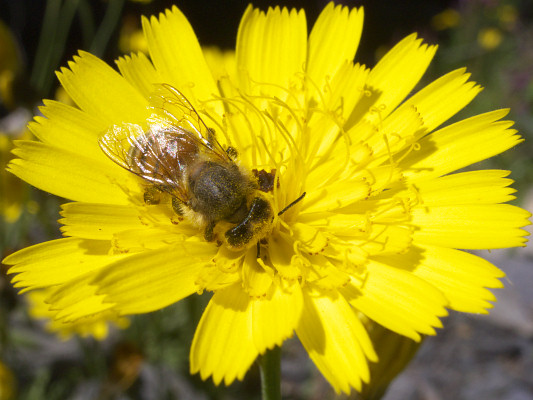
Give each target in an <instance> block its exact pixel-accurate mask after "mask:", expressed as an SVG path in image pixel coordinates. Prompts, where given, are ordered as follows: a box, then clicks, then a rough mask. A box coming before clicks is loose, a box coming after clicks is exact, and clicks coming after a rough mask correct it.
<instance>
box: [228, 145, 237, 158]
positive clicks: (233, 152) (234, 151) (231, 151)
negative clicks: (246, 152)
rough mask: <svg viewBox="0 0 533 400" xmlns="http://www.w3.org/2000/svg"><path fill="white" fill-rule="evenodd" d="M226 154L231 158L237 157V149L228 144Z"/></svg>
mask: <svg viewBox="0 0 533 400" xmlns="http://www.w3.org/2000/svg"><path fill="white" fill-rule="evenodd" d="M226 154H227V155H228V157H229V158H231V159H232V160H235V159H237V157H238V156H239V152H238V151H237V149H236V148H235V147H232V146H228V148H227V149H226Z"/></svg>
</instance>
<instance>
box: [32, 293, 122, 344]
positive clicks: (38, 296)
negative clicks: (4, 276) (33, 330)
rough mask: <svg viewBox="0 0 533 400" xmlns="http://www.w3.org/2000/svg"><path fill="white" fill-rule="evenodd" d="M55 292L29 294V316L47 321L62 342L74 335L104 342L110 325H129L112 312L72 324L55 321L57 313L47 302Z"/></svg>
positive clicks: (108, 311)
mask: <svg viewBox="0 0 533 400" xmlns="http://www.w3.org/2000/svg"><path fill="white" fill-rule="evenodd" d="M53 290H54V289H53V288H47V289H45V290H34V291H32V292H30V293H28V296H27V298H28V303H29V314H30V316H31V317H32V318H35V319H40V320H44V321H46V329H47V330H48V331H49V332H52V333H55V334H57V336H58V337H59V338H60V339H62V340H68V339H70V338H71V337H72V336H73V335H79V336H82V337H88V336H92V337H94V338H95V339H97V340H102V339H105V338H106V337H107V335H108V333H109V325H110V324H112V325H115V326H117V327H119V328H126V327H127V326H128V325H129V320H128V318H126V317H120V316H118V315H117V314H116V313H115V312H113V311H112V310H107V311H104V312H101V313H97V314H93V315H90V316H87V317H85V318H80V319H78V320H76V321H72V322H65V321H62V320H57V319H54V316H55V314H56V313H55V312H54V311H52V310H50V309H49V306H48V305H47V304H46V302H45V301H46V298H47V297H48V296H50V294H51V292H52V291H53Z"/></svg>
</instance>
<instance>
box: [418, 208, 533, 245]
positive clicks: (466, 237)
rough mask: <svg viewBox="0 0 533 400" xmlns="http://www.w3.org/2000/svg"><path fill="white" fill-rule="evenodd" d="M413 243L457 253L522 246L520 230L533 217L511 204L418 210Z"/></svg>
mask: <svg viewBox="0 0 533 400" xmlns="http://www.w3.org/2000/svg"><path fill="white" fill-rule="evenodd" d="M411 215H412V224H413V225H414V226H415V231H414V233H413V242H414V243H425V244H431V245H437V246H444V247H453V248H458V249H501V248H504V247H516V246H523V245H524V243H525V242H526V239H525V238H524V236H526V235H528V233H527V232H526V231H525V230H522V229H520V228H522V227H524V226H527V225H529V224H530V223H529V221H528V218H529V217H531V214H530V213H529V212H527V211H526V210H523V209H521V208H519V207H515V206H512V205H509V204H492V205H490V204H480V205H458V206H442V207H417V208H414V209H413V210H412V212H411Z"/></svg>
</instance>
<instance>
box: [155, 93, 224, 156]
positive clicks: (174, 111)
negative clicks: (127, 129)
mask: <svg viewBox="0 0 533 400" xmlns="http://www.w3.org/2000/svg"><path fill="white" fill-rule="evenodd" d="M150 107H151V108H152V109H153V110H154V113H153V114H152V117H151V118H150V119H151V121H155V122H158V121H160V120H168V121H170V123H171V124H173V125H174V126H177V127H181V128H182V129H184V130H185V131H188V132H191V133H193V134H194V135H196V136H197V138H198V139H199V140H200V141H201V142H202V144H203V146H204V151H207V152H209V153H214V154H216V155H217V156H218V157H219V158H220V159H222V160H225V161H231V160H230V158H229V156H228V154H227V153H226V151H224V149H223V148H222V146H221V145H220V143H218V141H217V140H216V137H215V131H214V130H213V129H211V128H208V127H207V125H206V124H205V123H204V121H203V120H202V118H201V117H200V115H199V114H198V112H197V111H196V110H195V109H194V107H193V106H192V104H191V103H190V102H189V100H187V98H186V97H185V96H184V95H183V94H182V93H181V92H180V91H179V90H178V89H176V88H174V87H173V86H171V85H168V84H160V85H156V89H155V91H154V92H153V93H152V94H151V96H150Z"/></svg>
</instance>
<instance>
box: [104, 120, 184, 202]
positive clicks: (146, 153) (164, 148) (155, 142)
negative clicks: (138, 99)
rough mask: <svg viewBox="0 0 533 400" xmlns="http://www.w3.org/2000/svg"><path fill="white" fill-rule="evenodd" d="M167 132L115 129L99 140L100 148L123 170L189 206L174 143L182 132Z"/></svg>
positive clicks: (132, 126) (134, 126) (135, 127)
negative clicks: (147, 132) (175, 138)
mask: <svg viewBox="0 0 533 400" xmlns="http://www.w3.org/2000/svg"><path fill="white" fill-rule="evenodd" d="M166 129H167V130H166V131H164V130H162V129H161V130H154V129H152V130H151V131H150V132H149V134H146V133H145V131H144V129H143V128H142V127H141V126H140V125H137V124H129V123H125V124H122V125H114V126H112V127H111V128H109V129H108V130H107V132H106V133H104V134H103V135H102V136H100V138H99V139H98V144H99V145H100V148H101V149H102V150H103V152H104V153H105V154H106V155H107V156H108V157H109V158H110V159H111V160H112V161H114V162H115V163H116V164H118V165H120V166H121V167H122V168H124V169H126V170H128V171H130V172H132V173H134V174H136V175H137V176H140V177H141V178H143V179H145V180H147V181H148V182H150V183H152V184H154V185H157V186H158V187H160V188H161V189H162V190H165V191H166V192H168V193H170V194H171V195H173V196H176V197H177V198H178V199H179V200H181V201H182V202H184V203H187V201H188V200H189V196H188V195H187V192H186V190H185V186H184V184H183V183H182V178H183V173H182V172H183V171H182V169H183V167H184V166H181V165H180V164H179V161H178V154H177V153H176V146H175V145H174V143H171V141H172V139H173V137H175V135H179V134H182V132H181V130H180V129H179V128H173V127H171V126H167V127H166ZM171 129H173V130H174V131H169V130H171ZM173 134H174V135H173Z"/></svg>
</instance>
